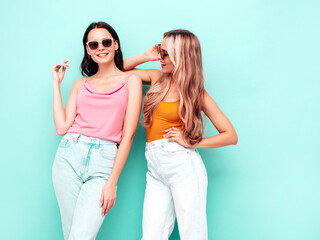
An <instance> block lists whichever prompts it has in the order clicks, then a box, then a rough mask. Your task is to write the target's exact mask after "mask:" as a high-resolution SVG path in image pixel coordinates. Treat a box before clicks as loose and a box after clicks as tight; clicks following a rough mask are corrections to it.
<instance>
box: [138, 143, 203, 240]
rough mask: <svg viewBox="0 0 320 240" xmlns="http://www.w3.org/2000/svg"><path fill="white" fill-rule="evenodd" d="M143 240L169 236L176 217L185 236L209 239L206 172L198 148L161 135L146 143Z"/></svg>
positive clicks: (186, 239) (187, 239)
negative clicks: (169, 140)
mask: <svg viewBox="0 0 320 240" xmlns="http://www.w3.org/2000/svg"><path fill="white" fill-rule="evenodd" d="M145 155H146V159H147V165H148V172H147V176H146V177H147V185H146V192H145V199H144V206H143V237H142V240H168V238H169V236H170V234H171V233H172V230H173V227H174V223H175V219H176V218H177V221H178V228H179V233H180V237H181V239H182V240H207V239H208V234H207V217H206V201H207V185H208V179H207V172H206V169H205V166H204V164H203V162H202V159H201V157H200V155H199V153H198V151H197V150H196V149H194V148H184V147H183V146H181V145H180V144H178V143H176V142H168V140H167V139H160V140H156V141H152V142H149V143H147V144H146V153H145Z"/></svg>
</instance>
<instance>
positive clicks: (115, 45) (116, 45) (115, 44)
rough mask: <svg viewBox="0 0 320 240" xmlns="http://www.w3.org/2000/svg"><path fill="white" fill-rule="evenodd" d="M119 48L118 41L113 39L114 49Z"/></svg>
mask: <svg viewBox="0 0 320 240" xmlns="http://www.w3.org/2000/svg"><path fill="white" fill-rule="evenodd" d="M118 48H119V44H118V41H117V40H114V50H116V51H117V50H118Z"/></svg>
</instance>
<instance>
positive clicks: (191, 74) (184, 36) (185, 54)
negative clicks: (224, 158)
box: [124, 30, 237, 240]
mask: <svg viewBox="0 0 320 240" xmlns="http://www.w3.org/2000/svg"><path fill="white" fill-rule="evenodd" d="M155 60H160V63H161V67H162V71H158V70H139V69H134V70H132V72H134V73H135V74H136V75H138V76H140V77H141V79H142V80H143V81H144V82H147V83H150V84H151V88H150V90H149V91H148V92H147V94H146V97H145V100H144V105H143V117H144V120H143V122H144V124H145V127H146V133H147V143H146V153H145V154H146V158H147V165H148V172H147V185H146V192H145V200H144V206H143V237H142V239H143V240H167V239H168V238H169V236H170V234H171V232H172V230H173V227H174V222H175V218H176V217H177V221H178V227H179V233H180V236H181V239H182V240H186V239H188V240H205V239H207V238H208V236H207V219H206V198H207V196H206V195H207V174H206V170H205V166H204V164H203V162H202V159H201V157H200V155H199V153H198V151H197V148H218V147H223V146H227V145H230V144H236V143H237V134H236V131H235V129H234V128H233V126H232V124H231V122H230V121H229V120H228V118H227V117H226V116H225V115H224V114H223V112H222V111H221V110H220V109H219V107H218V106H217V104H216V103H215V101H214V100H213V99H212V98H211V97H210V95H209V94H208V93H207V92H206V91H205V89H204V76H203V69H202V58H201V49H200V43H199V40H198V38H197V37H196V36H195V35H194V34H193V33H191V32H189V31H187V30H173V31H169V32H166V33H165V34H164V36H163V41H162V44H161V45H154V46H152V47H151V48H150V49H149V50H148V51H147V52H145V53H143V54H140V55H137V56H134V57H130V58H127V59H125V61H124V69H125V70H130V69H133V68H134V67H136V66H137V65H139V64H141V63H144V62H147V61H155ZM202 112H204V114H205V115H206V116H207V117H208V118H209V119H210V121H211V122H212V124H213V125H214V126H215V127H216V129H217V130H218V131H219V134H217V135H214V136H210V137H204V132H203V129H204V123H203V117H202Z"/></svg>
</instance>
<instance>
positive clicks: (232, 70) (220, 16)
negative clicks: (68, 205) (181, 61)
mask: <svg viewBox="0 0 320 240" xmlns="http://www.w3.org/2000/svg"><path fill="white" fill-rule="evenodd" d="M319 12H320V3H319V1H316V0H314V1H312V0H306V1H288V0H282V1H276V0H271V1H259V0H256V1H254V0H241V1H240V0H239V1H237V0H225V1H216V0H210V1H209V0H208V1H202V0H200V1H189V0H188V1H186V0H185V1H182V0H180V1H167V0H165V1H155V2H153V1H147V0H141V1H136V2H135V1H101V0H98V1H79V0H77V1H75V0H73V1H60V0H58V1H40V0H38V1H22V0H20V1H6V2H3V3H1V15H0V20H1V21H0V27H1V38H0V41H1V44H0V50H1V51H0V53H1V60H0V61H1V86H2V88H1V94H0V104H1V118H0V121H1V133H2V137H1V157H0V159H1V169H2V171H1V174H0V189H1V204H0V208H1V218H0V239H3V240H5V239H9V240H11V239H14V240H18V239H19V240H20V239H21V240H22V239H24V240H25V239H32V240H37V239H41V240H42V239H46V240H51V239H52V240H53V239H54V240H57V239H62V230H61V223H60V214H59V209H58V205H57V202H56V198H55V194H54V190H53V186H52V180H51V167H52V163H53V160H54V156H55V151H56V149H57V146H58V143H59V140H60V139H61V137H59V136H58V135H57V134H56V133H55V129H54V124H53V116H52V77H51V67H52V66H53V64H55V63H56V62H58V61H63V60H69V64H70V68H69V69H68V72H67V74H66V76H65V79H64V81H63V84H62V91H63V98H64V102H66V99H67V96H68V94H69V90H70V87H71V85H72V82H73V81H74V80H75V79H76V78H79V77H80V72H79V65H80V62H81V59H82V55H83V50H82V43H81V41H82V36H83V33H84V31H85V29H86V27H87V26H88V25H89V23H91V22H92V21H99V20H102V21H106V22H108V23H110V24H111V25H112V26H113V27H114V28H115V29H116V31H117V32H118V34H119V36H120V39H121V44H122V47H123V52H124V56H125V57H128V56H132V55H135V54H138V53H141V52H143V51H145V50H146V49H147V48H148V47H149V46H151V45H152V44H155V43H160V42H161V38H162V33H163V32H165V31H167V30H171V29H175V28H185V29H189V30H191V31H193V32H194V33H195V34H196V35H197V36H198V37H199V39H200V42H201V44H202V51H203V61H204V70H205V77H206V89H207V91H208V92H209V93H210V94H211V95H212V96H213V98H214V99H215V100H216V102H217V103H218V105H219V106H220V107H221V109H222V110H223V111H224V112H225V113H226V115H227V116H228V117H229V118H230V120H231V121H232V123H233V124H234V126H235V128H236V130H237V132H238V135H239V143H238V145H236V146H231V147H224V148H221V149H209V150H208V149H205V150H201V151H200V152H201V155H202V157H203V160H204V163H205V165H206V167H207V171H208V177H209V186H208V207H207V213H208V227H209V240H319V239H320V228H319V224H320V204H319V203H320V191H319V182H320V174H319V172H320V161H319V160H320V157H319V152H318V148H317V147H318V145H319V133H320V131H319V130H320V129H319V117H320V107H319V103H320V96H319V87H320V83H319V80H320V78H319V56H320V49H319V43H320V17H319ZM142 67H144V68H150V67H152V68H158V69H160V66H159V64H158V63H149V64H145V65H143V66H142ZM144 90H145V91H146V90H147V88H145V89H144ZM215 133H216V130H215V129H214V127H212V126H211V123H210V122H209V121H208V122H207V134H208V135H212V134H215ZM145 140H146V139H145V133H144V129H143V127H142V126H139V128H138V130H137V134H136V138H135V140H134V143H133V146H132V149H133V151H132V152H131V154H130V157H129V159H128V161H127V164H126V166H125V168H124V170H123V173H122V175H121V179H120V180H119V186H118V199H117V203H116V206H115V207H114V209H112V211H111V212H110V213H109V214H108V216H107V218H106V221H105V222H104V224H103V226H102V228H101V230H100V233H99V235H98V239H112V240H131V239H134V240H136V239H140V237H141V219H142V204H143V197H144V188H145V173H146V161H145V159H144V142H145ZM176 239H179V234H178V231H177V229H175V230H174V233H173V235H172V236H171V238H170V240H176Z"/></svg>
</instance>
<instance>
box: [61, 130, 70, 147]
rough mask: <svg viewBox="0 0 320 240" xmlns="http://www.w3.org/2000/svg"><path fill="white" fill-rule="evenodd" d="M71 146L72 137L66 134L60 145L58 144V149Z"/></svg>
mask: <svg viewBox="0 0 320 240" xmlns="http://www.w3.org/2000/svg"><path fill="white" fill-rule="evenodd" d="M71 144H72V137H71V136H69V135H68V133H67V134H66V135H64V136H63V138H62V139H61V141H60V144H59V148H68V147H70V146H71Z"/></svg>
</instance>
